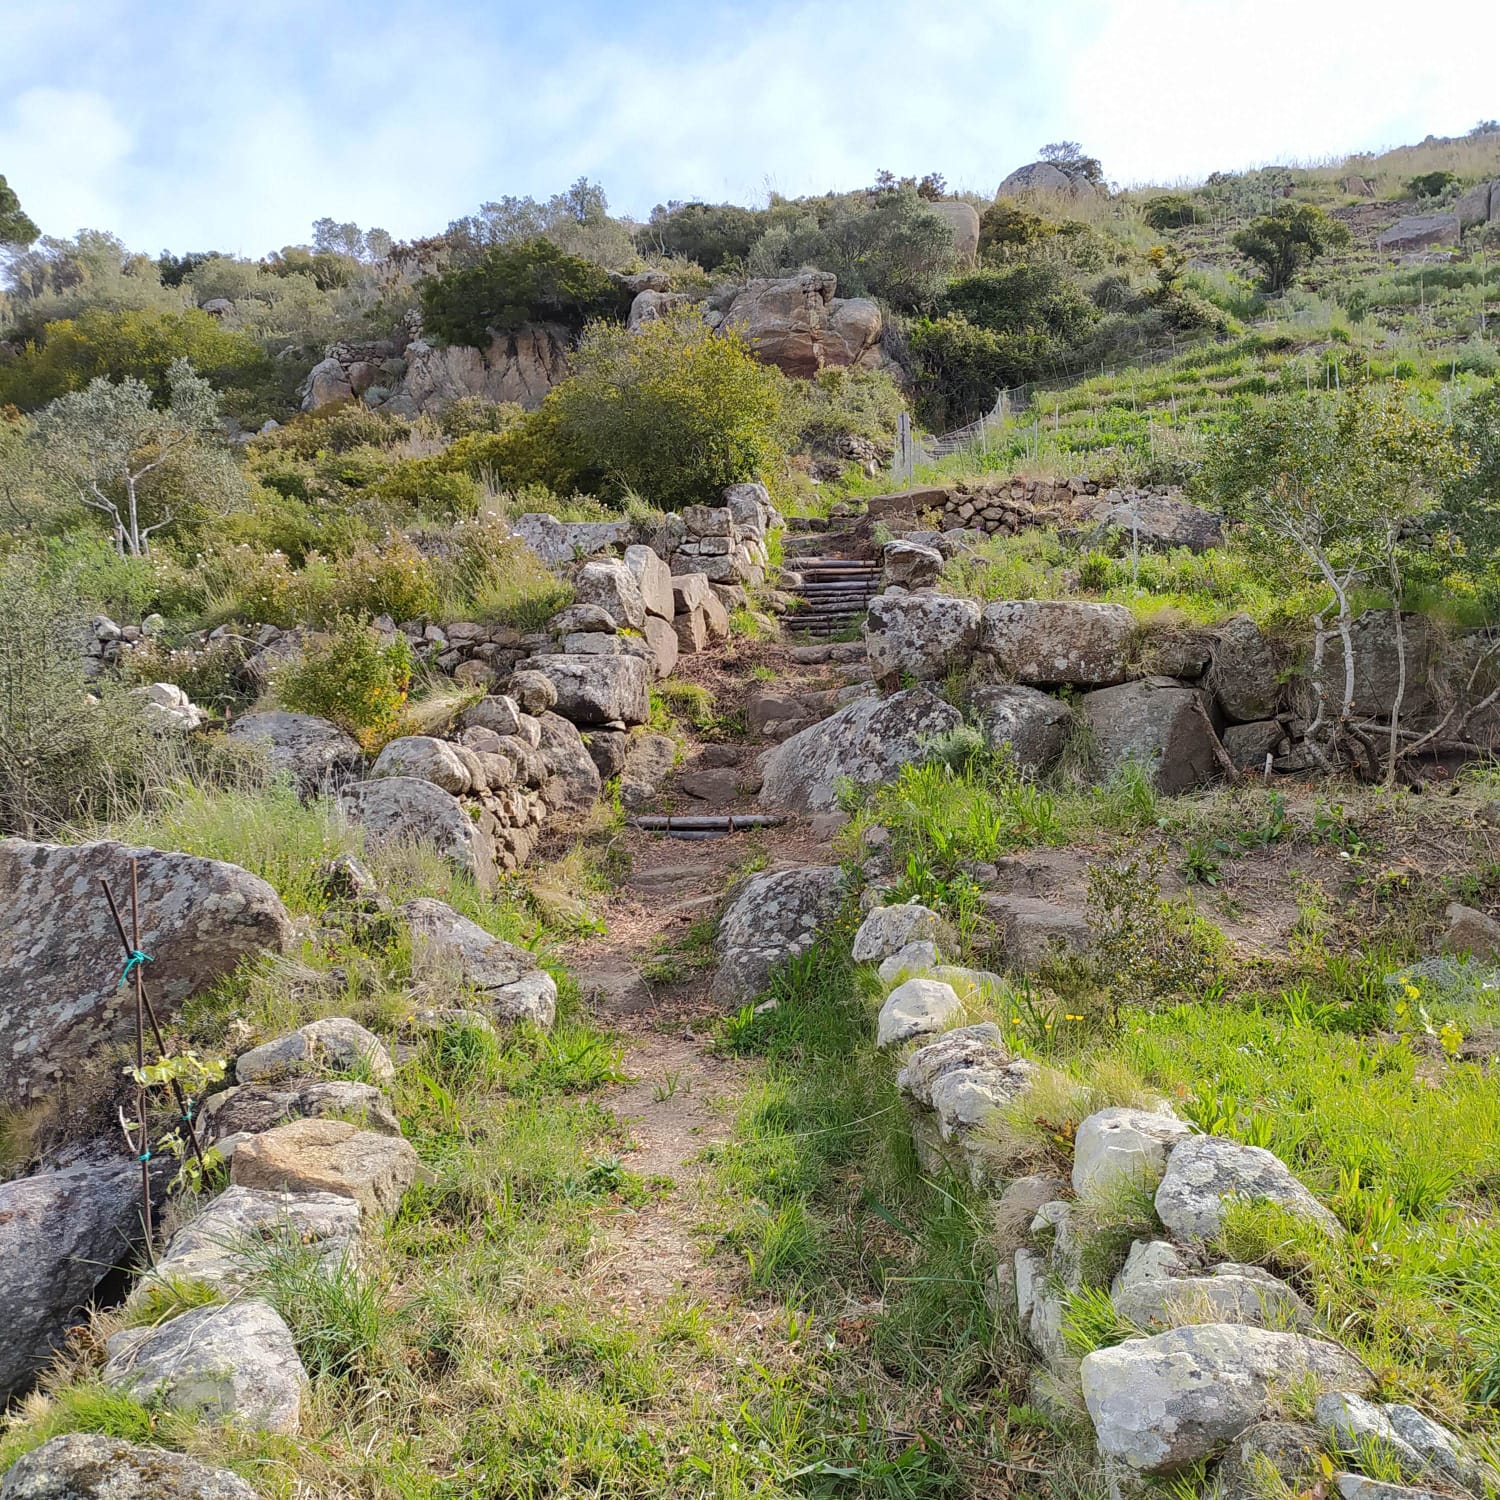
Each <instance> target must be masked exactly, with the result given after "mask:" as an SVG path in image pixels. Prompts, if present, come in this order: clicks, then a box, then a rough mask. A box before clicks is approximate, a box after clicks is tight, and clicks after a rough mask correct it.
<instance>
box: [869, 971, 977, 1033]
mask: <svg viewBox="0 0 1500 1500" xmlns="http://www.w3.org/2000/svg"><path fill="white" fill-rule="evenodd" d="M962 1008H963V1001H962V1000H961V999H960V998H959V995H958V991H957V990H955V989H954V988H953V986H952V985H951V984H945V983H944V982H943V981H942V980H941V979H908V980H907V981H906V982H905V983H904V984H899V985H897V986H896V988H895V989H893V990H892V991H891V992H890V994H889V995H887V996H886V997H885V1004H883V1005H882V1006H881V1007H880V1017H879V1019H878V1021H877V1022H876V1027H875V1045H876V1046H877V1047H894V1046H896V1045H897V1044H898V1043H900V1042H907V1041H910V1040H911V1039H912V1038H913V1037H917V1036H932V1035H933V1034H934V1033H935V1032H939V1031H941V1030H942V1029H943V1026H944V1025H945V1024H946V1023H947V1022H948V1021H950V1020H951V1019H952V1018H953V1017H954V1016H956V1015H957V1014H958V1012H959V1011H960V1010H961V1009H962Z"/></svg>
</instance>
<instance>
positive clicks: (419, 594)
mask: <svg viewBox="0 0 1500 1500" xmlns="http://www.w3.org/2000/svg"><path fill="white" fill-rule="evenodd" d="M291 602H292V607H293V609H294V610H295V612H296V615H297V618H298V619H299V620H306V621H311V622H313V623H315V624H323V623H326V622H328V621H331V620H336V619H338V618H339V617H340V616H342V615H357V616H365V615H390V616H391V618H392V619H396V620H420V619H423V618H425V617H427V616H429V615H432V614H435V613H436V612H437V607H438V589H437V578H436V576H435V574H434V572H433V568H432V564H431V563H430V562H428V560H427V559H426V558H425V557H424V556H423V555H422V553H421V552H419V551H418V550H417V548H416V547H414V546H413V545H412V544H411V542H409V541H408V540H407V539H406V538H405V537H403V536H396V537H391V538H389V539H388V540H387V541H385V542H382V543H380V544H379V545H376V544H374V543H368V542H367V543H362V544H361V545H359V546H357V547H355V548H353V549H352V550H351V551H349V552H346V553H343V554H341V555H340V556H337V557H333V558H323V557H320V556H318V555H317V554H316V553H314V554H313V555H312V556H310V557H309V558H308V560H307V566H306V567H305V568H304V569H303V571H302V573H301V575H300V576H299V577H298V579H297V582H296V584H295V586H294V588H293V593H292V601H291Z"/></svg>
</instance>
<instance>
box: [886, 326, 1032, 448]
mask: <svg viewBox="0 0 1500 1500" xmlns="http://www.w3.org/2000/svg"><path fill="white" fill-rule="evenodd" d="M911 352H912V357H913V359H914V360H915V362H916V366H917V390H918V397H917V406H918V410H919V412H920V414H921V416H922V419H923V420H924V421H925V422H926V423H927V424H928V425H929V426H931V427H934V428H939V427H944V426H950V425H952V424H953V423H955V422H963V421H968V420H970V419H972V418H973V417H976V416H978V415H979V413H980V412H983V411H988V410H989V409H990V407H992V406H993V405H994V404H995V399H996V397H997V396H998V395H999V393H1000V391H1002V390H1004V389H1007V388H1009V387H1011V386H1017V385H1020V384H1022V383H1023V382H1025V381H1027V380H1031V379H1033V378H1034V377H1035V376H1036V375H1038V374H1040V373H1041V371H1042V370H1043V369H1044V368H1045V367H1046V364H1047V362H1048V360H1049V359H1051V358H1052V357H1053V356H1054V355H1055V354H1056V353H1057V345H1056V343H1055V342H1054V340H1053V339H1052V338H1050V337H1049V336H1048V335H1047V334H1045V333H997V332H995V331H994V330H992V329H989V328H977V327H975V325H974V324H972V323H970V322H969V321H968V320H967V319H966V318H961V317H953V316H950V317H945V318H927V319H923V320H922V321H920V322H918V323H916V324H914V325H913V327H912V330H911Z"/></svg>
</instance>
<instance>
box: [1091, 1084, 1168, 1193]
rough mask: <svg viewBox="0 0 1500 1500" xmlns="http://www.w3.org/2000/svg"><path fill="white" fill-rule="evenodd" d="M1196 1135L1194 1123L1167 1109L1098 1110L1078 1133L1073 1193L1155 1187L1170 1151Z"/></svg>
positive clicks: (1121, 1106)
mask: <svg viewBox="0 0 1500 1500" xmlns="http://www.w3.org/2000/svg"><path fill="white" fill-rule="evenodd" d="M1191 1134H1192V1127H1191V1126H1189V1125H1187V1124H1186V1123H1185V1122H1184V1121H1182V1120H1179V1119H1178V1118H1177V1116H1176V1115H1174V1114H1172V1113H1171V1111H1170V1110H1167V1109H1132V1108H1130V1107H1129V1106H1126V1105H1114V1106H1111V1107H1110V1108H1108V1109H1101V1110H1097V1111H1096V1112H1095V1113H1094V1114H1091V1115H1089V1116H1088V1118H1087V1119H1085V1120H1084V1121H1083V1123H1082V1124H1080V1125H1079V1127H1078V1129H1077V1131H1076V1132H1075V1133H1074V1136H1073V1191H1074V1192H1075V1193H1076V1194H1077V1195H1078V1196H1079V1197H1080V1198H1097V1199H1104V1200H1107V1199H1109V1198H1110V1197H1111V1195H1113V1194H1114V1193H1116V1192H1117V1191H1118V1190H1119V1188H1120V1187H1121V1186H1122V1185H1124V1184H1129V1185H1132V1186H1134V1187H1137V1188H1155V1186H1156V1185H1157V1183H1159V1182H1160V1181H1161V1178H1162V1173H1163V1172H1165V1171H1166V1169H1167V1153H1168V1152H1169V1151H1170V1150H1171V1149H1172V1147H1173V1146H1175V1145H1176V1144H1177V1143H1178V1142H1179V1141H1183V1140H1186V1139H1187V1138H1188V1136H1190V1135H1191Z"/></svg>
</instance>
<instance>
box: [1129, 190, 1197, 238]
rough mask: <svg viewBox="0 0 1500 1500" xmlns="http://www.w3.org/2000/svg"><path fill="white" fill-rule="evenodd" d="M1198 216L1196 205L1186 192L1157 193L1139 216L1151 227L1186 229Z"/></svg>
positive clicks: (1148, 200) (1149, 199)
mask: <svg viewBox="0 0 1500 1500" xmlns="http://www.w3.org/2000/svg"><path fill="white" fill-rule="evenodd" d="M1199 217H1200V215H1199V212H1198V205H1197V204H1196V203H1195V202H1194V201H1193V199H1192V198H1190V197H1189V196H1188V195H1187V194H1186V193H1158V194H1157V195H1156V196H1155V197H1154V198H1148V199H1147V200H1146V202H1145V205H1144V207H1143V208H1142V210H1141V218H1142V219H1144V220H1145V221H1146V225H1147V227H1148V228H1151V229H1186V228H1187V226H1188V225H1189V224H1196V223H1197V222H1198V220H1199Z"/></svg>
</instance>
